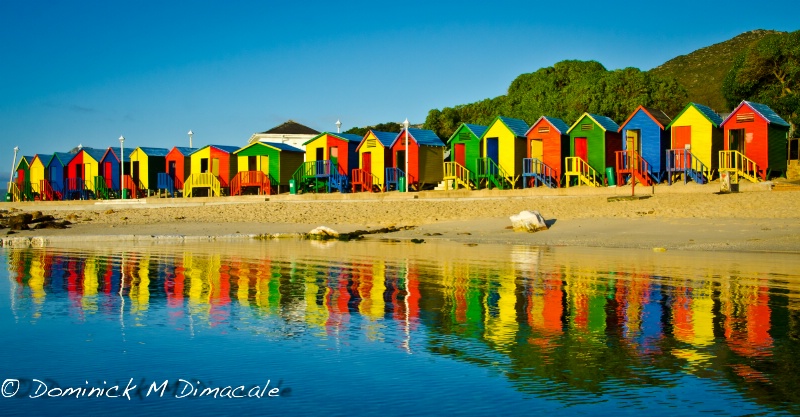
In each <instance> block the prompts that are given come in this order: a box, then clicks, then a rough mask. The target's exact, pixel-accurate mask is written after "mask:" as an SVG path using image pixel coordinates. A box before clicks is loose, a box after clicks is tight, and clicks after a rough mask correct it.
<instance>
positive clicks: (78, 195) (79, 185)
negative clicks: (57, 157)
mask: <svg viewBox="0 0 800 417" xmlns="http://www.w3.org/2000/svg"><path fill="white" fill-rule="evenodd" d="M105 153H106V150H105V149H94V148H82V149H81V150H79V151H78V153H77V154H75V156H73V157H72V159H70V161H69V163H67V178H66V185H65V187H64V194H65V195H64V198H65V199H68V200H78V199H81V200H86V199H89V198H90V197H93V196H94V183H95V178H96V177H97V176H99V175H101V173H100V160H102V159H103V155H105Z"/></svg>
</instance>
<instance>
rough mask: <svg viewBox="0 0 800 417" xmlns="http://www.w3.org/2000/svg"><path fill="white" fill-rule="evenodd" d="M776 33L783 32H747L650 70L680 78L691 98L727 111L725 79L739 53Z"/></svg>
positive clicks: (667, 76)
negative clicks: (724, 92) (723, 89)
mask: <svg viewBox="0 0 800 417" xmlns="http://www.w3.org/2000/svg"><path fill="white" fill-rule="evenodd" d="M775 33H782V32H776V31H774V30H754V31H750V32H745V33H742V34H741V35H738V36H736V37H734V38H732V39H729V40H727V41H725V42H720V43H717V44H714V45H711V46H707V47H705V48H700V49H698V50H696V51H694V52H692V53H690V54H686V55H681V56H678V57H675V58H672V59H670V60H669V61H667V62H665V63H664V64H663V65H660V66H658V67H656V68H653V69H651V70H650V71H648V72H649V73H651V74H653V75H657V76H660V77H664V78H674V79H675V80H677V81H678V83H679V84H680V85H682V86H683V87H684V88H685V89H686V92H687V94H688V95H689V100H690V101H693V102H695V103H700V104H705V105H706V106H709V107H711V108H712V109H714V110H716V111H717V112H727V111H730V110H731V108H730V107H729V106H728V105H727V103H726V102H725V97H724V96H723V94H722V83H723V81H724V80H725V76H726V75H727V74H728V72H729V71H730V69H731V67H733V63H734V61H735V60H736V57H737V56H738V55H739V54H741V53H742V51H745V50H746V49H748V48H749V47H750V46H752V45H753V44H754V43H756V42H758V41H759V40H761V39H762V38H764V37H765V36H767V35H769V34H775Z"/></svg>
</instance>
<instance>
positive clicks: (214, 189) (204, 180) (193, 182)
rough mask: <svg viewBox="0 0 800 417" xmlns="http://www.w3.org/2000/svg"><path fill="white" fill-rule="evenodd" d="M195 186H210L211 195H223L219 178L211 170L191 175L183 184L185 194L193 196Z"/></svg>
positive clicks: (185, 195)
mask: <svg viewBox="0 0 800 417" xmlns="http://www.w3.org/2000/svg"><path fill="white" fill-rule="evenodd" d="M195 188H208V190H209V192H208V194H209V197H219V196H220V195H222V194H221V192H222V189H221V186H220V182H219V179H218V178H217V177H216V176H215V175H214V174H212V173H210V172H204V173H202V174H192V175H190V176H189V178H187V179H186V182H185V183H184V184H183V196H184V197H191V196H192V192H193V190H194V189H195Z"/></svg>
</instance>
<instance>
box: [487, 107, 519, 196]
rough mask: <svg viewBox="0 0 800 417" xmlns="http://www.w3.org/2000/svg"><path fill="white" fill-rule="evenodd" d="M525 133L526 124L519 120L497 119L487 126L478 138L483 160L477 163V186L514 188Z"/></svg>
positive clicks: (499, 117) (517, 176)
mask: <svg viewBox="0 0 800 417" xmlns="http://www.w3.org/2000/svg"><path fill="white" fill-rule="evenodd" d="M527 131H528V124H527V123H525V121H524V120H520V119H513V118H510V117H501V116H498V117H495V119H494V120H493V121H492V122H491V123H489V125H488V126H487V127H486V131H485V132H483V136H482V137H481V147H482V149H483V158H480V159H479V160H478V168H477V173H476V177H477V178H478V182H479V183H481V182H482V183H483V185H484V186H486V187H489V186H491V185H494V186H495V187H497V188H506V187H510V188H514V185H515V184H516V182H517V179H519V178H520V176H521V175H522V160H523V159H524V158H525V155H526V153H527V151H526V150H525V148H526V147H527V143H526V142H527V138H526V137H525V132H527ZM479 186H480V184H479Z"/></svg>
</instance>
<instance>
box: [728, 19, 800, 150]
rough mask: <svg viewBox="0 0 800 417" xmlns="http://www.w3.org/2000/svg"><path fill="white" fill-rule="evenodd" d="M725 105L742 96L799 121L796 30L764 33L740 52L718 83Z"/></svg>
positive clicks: (799, 57) (799, 63)
mask: <svg viewBox="0 0 800 417" xmlns="http://www.w3.org/2000/svg"><path fill="white" fill-rule="evenodd" d="M722 94H723V96H725V101H726V102H727V104H728V106H730V107H731V108H735V107H736V106H738V105H739V103H740V102H741V101H742V100H748V101H755V102H758V103H762V104H766V105H767V106H769V107H770V108H772V110H774V111H775V112H776V113H778V115H780V116H781V117H783V118H784V119H785V120H786V121H787V122H789V126H790V127H789V135H790V136H793V135H794V133H795V131H796V130H795V129H796V127H797V124H798V122H800V31H795V32H791V33H775V34H771V35H767V36H765V37H763V38H761V40H759V41H758V42H755V43H754V44H752V45H751V46H750V47H749V48H748V49H746V50H744V51H743V52H742V53H740V54H739V55H738V56H737V57H736V60H735V61H734V64H733V67H732V68H731V70H730V71H729V72H728V74H727V76H726V77H725V80H724V81H723V83H722Z"/></svg>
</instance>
